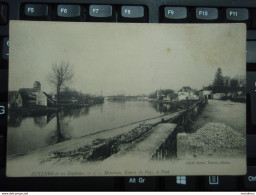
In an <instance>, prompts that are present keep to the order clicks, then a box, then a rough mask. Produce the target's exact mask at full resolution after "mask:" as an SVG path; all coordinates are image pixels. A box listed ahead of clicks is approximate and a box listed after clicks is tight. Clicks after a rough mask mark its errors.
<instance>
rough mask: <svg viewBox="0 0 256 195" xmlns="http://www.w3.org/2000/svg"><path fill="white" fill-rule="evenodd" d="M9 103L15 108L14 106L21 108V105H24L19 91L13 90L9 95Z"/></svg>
mask: <svg viewBox="0 0 256 195" xmlns="http://www.w3.org/2000/svg"><path fill="white" fill-rule="evenodd" d="M9 104H10V107H11V108H13V107H16V108H20V107H22V98H21V95H20V94H19V93H18V92H17V91H13V92H11V94H10V95H9Z"/></svg>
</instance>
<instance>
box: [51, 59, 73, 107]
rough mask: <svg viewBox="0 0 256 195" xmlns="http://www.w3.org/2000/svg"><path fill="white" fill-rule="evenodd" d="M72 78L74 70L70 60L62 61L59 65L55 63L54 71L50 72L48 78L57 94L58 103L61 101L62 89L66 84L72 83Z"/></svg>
mask: <svg viewBox="0 0 256 195" xmlns="http://www.w3.org/2000/svg"><path fill="white" fill-rule="evenodd" d="M72 78H73V71H72V69H71V67H70V64H69V63H68V62H67V63H65V62H61V63H60V64H59V65H58V64H53V66H52V71H51V72H50V73H49V75H48V79H49V82H50V84H51V85H52V86H53V88H54V90H55V92H56V94H57V105H59V103H60V92H61V89H62V88H63V87H64V86H65V85H66V84H68V83H70V82H71V80H72Z"/></svg>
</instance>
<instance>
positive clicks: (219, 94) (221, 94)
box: [213, 93, 226, 100]
mask: <svg viewBox="0 0 256 195" xmlns="http://www.w3.org/2000/svg"><path fill="white" fill-rule="evenodd" d="M225 96H226V94H225V93H215V94H213V99H215V100H221V99H222V98H224V97H225Z"/></svg>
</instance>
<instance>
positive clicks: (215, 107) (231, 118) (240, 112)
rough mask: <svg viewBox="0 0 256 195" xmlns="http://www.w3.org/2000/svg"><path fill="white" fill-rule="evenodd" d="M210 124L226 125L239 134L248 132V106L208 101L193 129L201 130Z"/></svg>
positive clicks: (229, 102)
mask: <svg viewBox="0 0 256 195" xmlns="http://www.w3.org/2000/svg"><path fill="white" fill-rule="evenodd" d="M209 122H217V123H224V124H226V125H227V126H230V127H232V128H233V129H235V130H236V131H238V132H239V133H242V134H245V130H246V104H244V103H237V102H231V101H221V100H208V104H207V105H206V106H205V108H204V109H203V111H202V113H201V114H200V115H199V116H198V118H197V119H196V121H195V123H194V124H193V125H192V129H195V130H196V129H199V128H201V127H202V126H204V125H205V124H206V123H209Z"/></svg>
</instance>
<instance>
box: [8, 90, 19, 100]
mask: <svg viewBox="0 0 256 195" xmlns="http://www.w3.org/2000/svg"><path fill="white" fill-rule="evenodd" d="M18 95H19V93H18V91H9V92H8V99H9V100H11V99H12V97H13V96H16V98H17V96H18Z"/></svg>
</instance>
